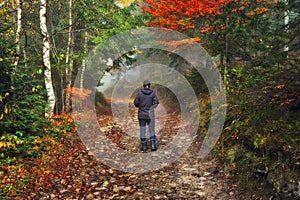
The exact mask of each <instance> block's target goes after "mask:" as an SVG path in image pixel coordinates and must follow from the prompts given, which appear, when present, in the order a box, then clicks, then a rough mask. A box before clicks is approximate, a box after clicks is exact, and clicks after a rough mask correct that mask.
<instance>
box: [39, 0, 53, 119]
mask: <svg viewBox="0 0 300 200" xmlns="http://www.w3.org/2000/svg"><path fill="white" fill-rule="evenodd" d="M40 3H41V5H40V6H41V7H40V29H41V33H42V36H43V64H44V76H45V86H46V90H47V96H48V104H49V110H47V111H46V112H45V116H46V117H52V115H53V113H54V106H55V94H54V88H53V83H52V75H51V63H50V42H49V33H48V29H47V18H46V12H47V0H41V1H40Z"/></svg>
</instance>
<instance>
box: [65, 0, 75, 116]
mask: <svg viewBox="0 0 300 200" xmlns="http://www.w3.org/2000/svg"><path fill="white" fill-rule="evenodd" d="M72 24H73V20H72V0H69V35H68V46H67V53H66V88H70V87H71V84H72V72H73V63H74V60H73V57H72V55H73V46H74V45H73V43H74V38H73V34H72ZM70 110H71V94H70V93H66V100H65V111H66V112H69V111H70Z"/></svg>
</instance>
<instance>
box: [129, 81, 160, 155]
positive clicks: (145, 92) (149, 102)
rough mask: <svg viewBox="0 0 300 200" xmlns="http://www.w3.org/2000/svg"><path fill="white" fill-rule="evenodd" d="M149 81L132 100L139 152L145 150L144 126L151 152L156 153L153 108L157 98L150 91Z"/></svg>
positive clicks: (155, 105) (145, 82) (144, 83)
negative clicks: (136, 118)
mask: <svg viewBox="0 0 300 200" xmlns="http://www.w3.org/2000/svg"><path fill="white" fill-rule="evenodd" d="M150 85H151V84H150V81H149V80H145V81H144V82H143V88H142V90H140V91H139V92H138V93H137V95H136V97H135V98H134V102H133V103H134V105H135V107H137V108H139V109H138V119H139V125H140V138H141V151H143V152H145V151H146V150H147V137H146V125H148V128H149V133H150V143H151V151H156V149H157V147H156V136H155V116H154V108H156V107H157V105H158V104H159V102H158V99H157V96H156V94H155V92H154V91H153V90H151V89H150Z"/></svg>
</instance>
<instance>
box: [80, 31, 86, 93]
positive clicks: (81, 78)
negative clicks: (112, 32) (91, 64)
mask: <svg viewBox="0 0 300 200" xmlns="http://www.w3.org/2000/svg"><path fill="white" fill-rule="evenodd" d="M87 42H88V32H87V31H85V32H84V47H83V48H84V54H85V55H86V53H87ZM85 68H86V59H85V58H84V59H83V60H82V65H81V72H80V82H79V85H80V89H83V82H84V72H85Z"/></svg>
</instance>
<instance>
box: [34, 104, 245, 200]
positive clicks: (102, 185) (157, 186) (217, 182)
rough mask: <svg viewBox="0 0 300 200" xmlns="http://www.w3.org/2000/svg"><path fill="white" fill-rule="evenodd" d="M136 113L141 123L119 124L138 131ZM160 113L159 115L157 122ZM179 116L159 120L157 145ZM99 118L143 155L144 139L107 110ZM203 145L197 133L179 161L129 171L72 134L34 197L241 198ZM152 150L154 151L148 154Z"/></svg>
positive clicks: (119, 139)
mask: <svg viewBox="0 0 300 200" xmlns="http://www.w3.org/2000/svg"><path fill="white" fill-rule="evenodd" d="M123 103H124V102H120V104H119V105H120V106H123V105H122V104H123ZM130 109H131V110H134V108H132V107H131V108H130ZM158 109H159V108H158ZM131 115H132V119H133V121H134V122H136V123H134V124H131V125H128V126H127V125H124V123H125V124H126V120H124V121H123V122H119V125H120V123H121V126H122V127H123V129H124V127H125V128H128V130H127V131H130V130H136V132H138V130H139V129H138V123H137V119H136V116H135V112H131ZM161 116H162V115H160V116H157V120H158V121H160V117H161ZM178 119H179V118H178V115H176V114H175V113H169V114H166V115H165V119H164V126H163V127H159V126H161V125H162V124H159V123H157V127H158V132H157V138H158V141H157V143H158V148H163V147H164V146H165V145H167V143H168V142H169V141H170V139H172V137H173V136H174V134H176V130H177V129H178V127H177V125H178ZM98 120H99V125H100V127H101V129H102V130H103V131H104V132H105V133H106V137H107V138H108V139H110V140H111V141H113V142H114V143H116V144H117V145H118V146H119V147H121V148H123V149H125V150H127V151H129V152H135V153H140V150H139V148H140V144H139V138H138V137H133V136H132V135H128V134H126V133H125V132H124V130H123V129H122V128H121V127H120V126H119V125H118V124H117V123H116V121H114V119H113V117H112V115H111V113H109V112H108V113H102V114H101V115H100V117H99V119H98ZM118 120H120V119H118ZM122 123H123V124H122ZM130 126H131V128H130ZM125 131H126V130H125ZM200 144H201V141H200V139H199V138H198V137H196V138H195V139H194V141H193V142H192V144H191V145H190V147H189V148H188V150H187V151H186V152H184V154H183V155H182V156H181V157H180V158H179V159H178V160H176V161H175V162H173V163H171V164H168V165H166V166H165V167H163V168H161V169H159V170H156V171H151V172H147V173H142V174H141V173H128V172H122V171H118V170H115V169H112V168H110V167H108V166H106V165H104V164H102V163H101V161H98V160H97V159H95V157H94V156H93V154H92V153H91V152H89V151H88V150H87V148H86V147H85V146H84V145H83V143H82V141H81V139H80V137H79V136H78V134H77V133H71V134H70V135H69V136H68V137H67V138H66V139H65V141H64V144H63V147H62V148H63V149H62V151H61V153H60V154H58V156H57V158H56V160H55V161H53V162H54V163H55V165H51V166H50V167H49V169H48V172H47V173H46V174H45V175H44V176H48V179H47V178H46V180H49V182H48V183H47V184H46V183H43V184H42V183H38V184H37V185H36V189H37V191H36V192H33V193H31V194H30V196H31V197H32V198H33V199H207V200H209V199H211V200H213V199H224V200H236V199H242V198H241V196H240V195H239V194H238V192H237V188H236V186H235V185H233V184H232V183H231V181H230V180H229V179H228V178H226V176H225V174H224V171H223V170H222V167H221V165H220V163H219V162H218V161H217V160H216V159H214V158H212V157H211V156H210V157H207V158H206V159H205V160H200V159H199V158H198V155H197V154H198V151H199V145H200ZM150 153H151V152H150V150H149V152H147V153H145V154H150ZM44 179H45V177H44Z"/></svg>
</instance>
